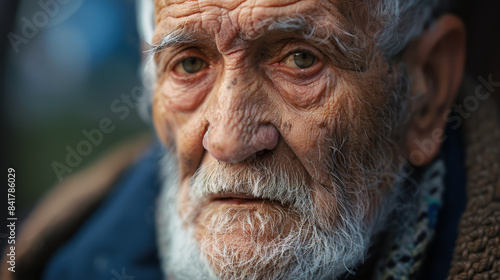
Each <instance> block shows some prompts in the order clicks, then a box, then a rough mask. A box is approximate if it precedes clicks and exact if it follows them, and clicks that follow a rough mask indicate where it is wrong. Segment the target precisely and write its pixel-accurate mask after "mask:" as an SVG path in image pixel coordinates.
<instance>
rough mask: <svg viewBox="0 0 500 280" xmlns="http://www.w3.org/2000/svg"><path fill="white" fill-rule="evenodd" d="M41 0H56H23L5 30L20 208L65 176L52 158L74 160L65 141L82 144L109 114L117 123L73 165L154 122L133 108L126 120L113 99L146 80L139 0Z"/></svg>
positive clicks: (8, 113) (7, 100)
mask: <svg viewBox="0 0 500 280" xmlns="http://www.w3.org/2000/svg"><path fill="white" fill-rule="evenodd" d="M43 2H45V3H49V2H52V4H53V5H52V6H43V5H40V4H39V3H38V1H20V2H18V6H17V13H16V16H15V17H16V19H15V23H14V27H13V29H12V30H11V31H10V32H9V33H8V35H7V38H8V41H7V42H8V43H7V59H6V60H5V69H6V70H5V73H4V76H3V77H2V78H3V79H4V80H3V82H4V85H5V94H4V101H3V105H4V106H3V108H4V110H5V111H4V114H5V117H6V122H7V123H8V125H9V128H10V132H9V135H6V136H7V137H9V138H10V141H11V145H10V146H9V147H8V151H7V152H8V154H9V156H8V159H7V164H8V165H9V166H12V167H14V168H15V169H16V173H17V201H16V203H17V208H18V212H19V211H23V210H24V212H26V211H29V209H30V208H32V207H33V205H34V204H35V203H36V201H38V200H39V198H40V197H41V196H42V195H43V194H44V193H46V192H47V191H48V190H49V189H50V188H51V187H52V186H54V185H56V184H57V183H58V182H59V178H58V176H57V175H56V172H55V171H54V167H53V163H54V162H58V163H61V164H63V165H66V166H68V165H67V164H66V156H67V154H68V150H67V147H68V146H69V147H70V149H74V150H77V148H78V144H79V143H80V142H81V141H82V140H85V139H87V138H86V137H85V136H84V135H83V134H82V130H84V129H86V130H88V131H90V130H93V129H99V122H100V121H101V120H102V119H103V118H109V119H110V120H111V121H112V123H113V125H115V129H114V131H113V132H111V133H109V134H104V135H103V139H102V142H101V143H100V144H99V145H97V146H96V145H92V150H91V152H89V155H88V156H83V157H82V160H81V163H80V164H78V165H77V166H76V167H75V168H71V167H70V166H68V167H70V168H71V169H72V173H75V172H77V171H78V170H80V169H82V168H85V167H86V166H88V165H89V164H91V163H92V162H93V161H94V160H95V159H96V158H98V157H99V156H100V155H102V154H103V152H105V151H106V150H109V148H110V147H111V146H113V145H115V144H116V143H118V142H120V141H122V140H125V139H126V138H128V137H130V136H131V135H134V134H138V133H141V132H145V131H147V130H150V128H149V127H148V125H147V124H145V122H144V121H142V120H141V119H140V117H139V116H138V114H137V112H136V110H135V109H134V108H130V114H129V115H128V116H127V117H126V118H124V119H123V120H122V119H120V118H119V116H122V114H123V113H120V114H117V113H115V112H114V111H113V109H112V107H111V106H112V104H113V102H117V103H115V105H117V106H118V105H120V106H122V105H124V103H123V101H122V100H121V96H122V94H124V95H130V94H131V91H132V90H133V89H134V87H136V86H140V85H141V81H140V78H139V63H140V60H141V51H140V49H141V40H140V38H139V36H138V34H137V28H136V23H135V22H136V21H135V1H133V0H106V1H99V0H64V1H63V0H59V2H58V1H55V0H54V1H46V0H44V1H43ZM43 14H45V16H44V15H43ZM30 24H31V26H30ZM13 34H15V35H13ZM16 36H19V37H16ZM30 37H31V38H30ZM115 100H119V101H115ZM115 111H116V110H115ZM81 148H82V149H83V148H85V147H81ZM61 173H64V172H61ZM67 176H69V172H65V173H64V174H63V176H62V178H65V177H67Z"/></svg>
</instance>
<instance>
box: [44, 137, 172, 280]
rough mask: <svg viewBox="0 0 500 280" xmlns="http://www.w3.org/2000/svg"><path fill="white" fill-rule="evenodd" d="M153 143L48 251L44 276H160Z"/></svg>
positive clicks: (112, 279) (95, 279)
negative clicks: (101, 200)
mask: <svg viewBox="0 0 500 280" xmlns="http://www.w3.org/2000/svg"><path fill="white" fill-rule="evenodd" d="M161 154H162V151H161V148H160V147H159V146H155V147H154V148H150V149H149V150H148V151H147V153H146V154H145V155H144V156H143V157H142V158H141V159H140V160H139V161H138V162H137V163H135V164H134V165H133V166H131V167H130V168H129V169H128V170H127V171H126V172H124V174H123V175H122V176H121V177H120V178H119V180H118V181H117V182H116V185H115V186H114V188H113V190H112V191H111V192H110V193H109V196H108V198H107V199H106V200H105V201H104V203H103V204H102V205H101V206H100V207H99V208H98V209H97V210H96V211H95V213H93V214H92V216H91V217H90V219H89V220H87V222H86V223H85V224H83V226H82V227H81V228H80V230H79V231H78V232H77V233H76V235H74V236H73V237H72V239H70V240H69V242H68V243H66V244H65V245H64V246H63V247H62V248H61V249H59V251H56V253H55V254H54V255H53V256H52V259H51V260H50V261H49V263H48V265H47V267H46V269H45V271H44V275H43V278H42V279H45V280H62V279H71V280H80V279H81V280H89V279H92V280H132V279H134V277H135V279H136V280H142V279H147V280H149V279H162V274H161V270H160V264H159V260H158V256H157V249H156V233H155V221H154V213H155V203H156V197H157V196H158V192H159V189H160V181H159V176H158V171H159V170H158V161H159V159H160V156H161Z"/></svg>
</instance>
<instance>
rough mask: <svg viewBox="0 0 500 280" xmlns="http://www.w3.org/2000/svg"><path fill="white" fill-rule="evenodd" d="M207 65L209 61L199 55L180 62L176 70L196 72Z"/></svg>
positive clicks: (185, 72) (180, 72)
mask: <svg viewBox="0 0 500 280" xmlns="http://www.w3.org/2000/svg"><path fill="white" fill-rule="evenodd" d="M206 66H207V63H206V62H205V61H203V60H202V59H201V58H198V57H189V58H186V59H184V60H182V61H181V62H179V63H178V64H177V65H176V66H175V67H174V71H175V72H177V73H179V74H195V73H197V72H200V71H201V70H202V69H203V68H205V67H206Z"/></svg>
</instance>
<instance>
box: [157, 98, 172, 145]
mask: <svg viewBox="0 0 500 280" xmlns="http://www.w3.org/2000/svg"><path fill="white" fill-rule="evenodd" d="M167 114H168V112H167V110H166V108H165V107H164V106H163V102H162V101H161V97H159V96H158V95H156V94H155V96H154V99H153V124H154V127H155V130H156V133H157V135H158V137H159V139H160V140H161V141H162V142H163V143H164V144H165V145H166V146H171V145H173V143H172V135H170V133H169V131H171V128H170V127H169V125H168V122H167Z"/></svg>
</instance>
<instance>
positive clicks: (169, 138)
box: [153, 0, 401, 278]
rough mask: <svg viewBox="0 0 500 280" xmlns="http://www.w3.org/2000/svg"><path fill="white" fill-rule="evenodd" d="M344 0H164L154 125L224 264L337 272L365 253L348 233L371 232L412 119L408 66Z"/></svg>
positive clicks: (217, 267)
mask: <svg viewBox="0 0 500 280" xmlns="http://www.w3.org/2000/svg"><path fill="white" fill-rule="evenodd" d="M343 2H347V1H319V0H316V1H315V0H304V1H243V0H241V1H208V0H207V1H201V0H200V1H163V0H158V1H156V30H155V35H154V39H153V42H155V43H158V44H160V43H161V42H163V43H164V44H163V46H162V47H161V51H159V52H158V53H157V54H156V55H155V61H156V65H157V69H158V81H157V82H158V83H157V88H156V91H155V98H154V105H153V112H154V122H155V127H156V129H157V132H158V134H159V136H160V138H161V139H162V140H163V141H164V142H165V143H166V144H167V145H169V146H171V147H172V150H173V151H175V153H176V156H177V162H178V174H177V176H178V179H179V186H176V188H177V197H176V199H177V202H178V205H179V207H178V209H177V210H178V213H176V214H178V215H180V217H181V219H182V221H183V223H184V224H183V225H184V227H186V228H191V229H192V231H193V233H194V239H195V240H196V242H197V244H198V247H199V249H200V251H201V254H202V255H203V256H204V257H205V259H206V260H207V262H208V263H209V264H210V265H211V267H212V269H213V270H214V271H215V273H216V274H218V275H219V276H221V277H224V278H226V277H227V278H230V277H233V276H234V275H236V274H235V273H239V275H241V276H248V277H270V276H271V275H274V276H276V275H280V274H279V273H287V275H291V274H292V272H293V271H296V270H301V269H297V266H300V265H308V266H311V267H314V268H312V269H315V271H309V272H308V273H309V275H307V274H304V275H302V276H304V277H308V276H311V277H313V276H318V275H322V273H323V274H325V275H326V274H332V273H333V274H337V275H338V274H341V273H343V272H344V270H343V269H344V267H345V266H353V265H355V264H356V263H357V262H359V259H360V258H362V256H363V254H365V253H366V249H367V247H366V245H364V246H365V247H363V248H361V249H360V248H357V247H356V246H357V245H358V244H356V245H353V244H350V243H355V242H356V241H357V242H359V243H363V242H364V241H366V240H364V238H368V239H369V236H367V235H368V234H369V233H370V232H371V231H372V228H373V223H374V221H373V219H372V216H374V213H375V212H376V211H377V210H376V209H377V208H378V205H379V204H380V201H381V200H382V199H383V197H384V196H385V194H386V190H388V189H389V188H390V187H391V185H392V182H393V181H392V180H393V175H394V173H395V172H396V169H397V168H396V166H395V164H394V163H393V159H394V158H395V157H396V156H397V151H398V149H397V148H396V146H397V144H398V143H397V141H399V139H397V138H396V134H397V133H396V131H399V130H400V129H401V128H400V127H397V124H396V123H395V119H397V116H396V115H397V113H396V112H397V108H396V107H397V106H398V104H397V103H398V102H396V101H397V100H396V99H397V98H395V97H394V94H392V93H393V92H394V90H395V87H396V82H395V81H396V75H395V74H393V73H394V72H393V71H392V70H393V69H390V68H389V67H388V66H387V65H386V64H385V62H384V60H383V59H382V57H381V55H379V54H378V53H377V52H376V51H375V50H376V48H375V47H374V42H373V39H371V40H370V36H373V34H371V33H370V31H369V29H364V28H363V27H361V26H362V25H363V24H365V23H362V22H359V19H360V18H363V15H364V14H365V13H364V10H362V11H359V12H356V15H357V16H354V15H355V13H354V12H353V11H351V10H350V9H351V6H350V4H344V3H343ZM351 2H352V1H351ZM366 14H367V13H366ZM354 18H356V19H357V21H355V19H354ZM365 19H366V18H365ZM366 22H369V20H366ZM360 30H363V32H360ZM354 33H356V34H355V35H353V34H354ZM388 85H390V86H388ZM342 239H344V240H342ZM316 243H324V244H316ZM349 244H350V245H349ZM330 247H333V248H330ZM351 247H352V248H351ZM358 251H359V252H358ZM328 252H329V254H330V255H328V254H327V253H328ZM316 254H323V255H325V254H326V256H324V257H323V258H324V259H325V258H326V259H327V260H326V261H324V262H326V263H324V264H322V265H323V266H324V265H327V266H329V267H335V268H336V269H342V270H341V271H333V272H332V271H326V272H325V271H324V268H321V266H319V268H318V267H315V266H314V265H310V263H308V262H307V261H304V260H302V259H305V258H314V257H315V255H316ZM335 254H337V255H335ZM339 254H343V255H342V256H340V255H339ZM320 258H321V257H320ZM309 262H310V261H309ZM278 270H280V271H282V272H277V271H278ZM283 271H284V272H283ZM259 273H260V274H259ZM297 275H298V274H297Z"/></svg>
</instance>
